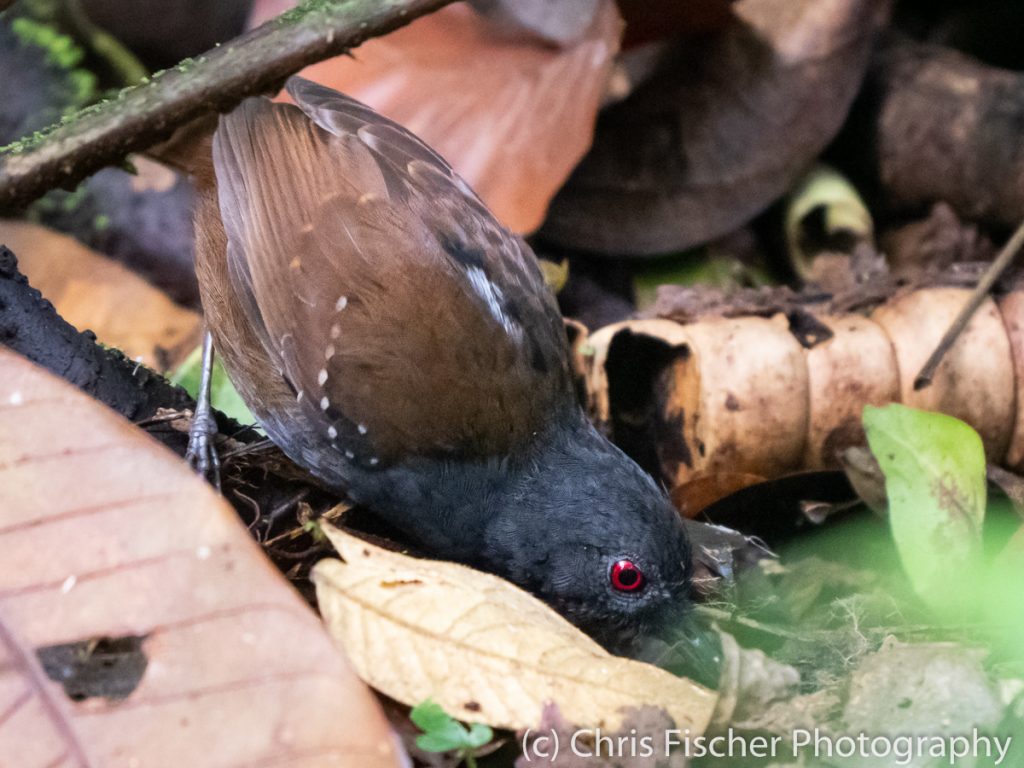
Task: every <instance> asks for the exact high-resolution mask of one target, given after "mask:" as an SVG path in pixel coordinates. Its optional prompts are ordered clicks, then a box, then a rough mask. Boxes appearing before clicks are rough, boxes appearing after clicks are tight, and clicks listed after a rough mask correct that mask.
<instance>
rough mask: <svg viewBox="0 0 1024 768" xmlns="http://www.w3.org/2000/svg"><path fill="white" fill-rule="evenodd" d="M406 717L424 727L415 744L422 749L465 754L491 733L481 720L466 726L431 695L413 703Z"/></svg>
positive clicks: (468, 753) (490, 735) (489, 737)
mask: <svg viewBox="0 0 1024 768" xmlns="http://www.w3.org/2000/svg"><path fill="white" fill-rule="evenodd" d="M409 717H410V719H411V720H412V721H413V723H415V724H416V726H417V727H418V728H419V729H420V730H421V731H423V733H422V734H421V735H419V736H417V737H416V746H418V747H419V748H420V749H422V750H424V751H425V752H451V751H454V750H458V751H459V752H460V754H461V755H462V756H463V757H467V758H468V757H469V756H470V753H471V752H472V750H474V749H477V748H479V747H482V746H483V745H484V744H486V743H487V742H489V741H490V740H491V739H492V738H493V737H494V733H493V732H492V731H491V729H490V728H489V727H487V726H486V725H483V724H481V723H474V724H473V725H472V726H471V727H470V729H469V730H466V727H465V726H464V725H463V724H462V723H460V722H459V721H457V720H456V719H455V718H453V717H452V716H451V715H449V714H448V713H447V712H445V711H444V710H443V709H441V705H440V704H438V703H437V702H435V701H433V700H431V699H427V700H426V701H424V702H422V703H420V704H418V705H416V706H415V707H413V709H412V712H410V713H409Z"/></svg>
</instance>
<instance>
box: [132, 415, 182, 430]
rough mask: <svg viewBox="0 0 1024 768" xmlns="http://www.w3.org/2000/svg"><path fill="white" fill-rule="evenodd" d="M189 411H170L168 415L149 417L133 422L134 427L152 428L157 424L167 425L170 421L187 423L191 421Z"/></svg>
mask: <svg viewBox="0 0 1024 768" xmlns="http://www.w3.org/2000/svg"><path fill="white" fill-rule="evenodd" d="M191 418H192V416H191V412H190V411H171V412H169V413H161V414H160V415H158V416H150V417H149V418H148V419H140V420H139V421H136V422H135V426H136V427H141V428H145V427H154V426H156V425H157V424H167V423H168V422H172V421H188V420H189V419H191Z"/></svg>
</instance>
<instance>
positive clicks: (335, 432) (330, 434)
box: [327, 426, 338, 440]
mask: <svg viewBox="0 0 1024 768" xmlns="http://www.w3.org/2000/svg"><path fill="white" fill-rule="evenodd" d="M327 436H328V437H329V438H331V440H333V439H334V438H336V437H337V436H338V430H337V429H335V428H334V427H333V426H330V427H328V428H327Z"/></svg>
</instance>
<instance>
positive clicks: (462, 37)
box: [257, 0, 622, 233]
mask: <svg viewBox="0 0 1024 768" xmlns="http://www.w3.org/2000/svg"><path fill="white" fill-rule="evenodd" d="M283 4H284V3H281V2H280V0H277V1H276V2H271V3H265V5H266V6H268V7H267V8H262V9H258V12H259V13H261V14H262V13H267V12H270V11H273V10H276V9H278V8H280V7H281V6H282V5H283ZM549 5H555V4H553V3H549ZM597 5H598V7H597V9H596V10H595V11H594V13H593V21H592V23H590V24H589V25H588V28H587V29H586V30H585V34H584V35H583V36H582V38H581V39H580V40H579V41H578V42H574V43H573V44H571V45H567V46H565V47H558V46H554V45H551V44H550V43H548V42H545V41H543V40H540V39H537V38H536V36H534V35H531V34H519V35H516V36H510V35H509V34H508V33H507V30H506V29H504V28H503V27H504V25H503V24H502V23H501V22H500V21H495V20H492V19H488V18H486V17H484V16H483V15H481V14H479V13H477V12H476V11H475V10H474V9H473V8H471V7H469V6H468V5H467V4H465V3H457V4H455V5H452V6H449V7H447V8H443V9H441V10H440V11H438V12H436V13H433V14H431V15H430V16H427V17H425V18H422V19H417V20H416V21H415V22H413V23H412V24H410V25H409V26H408V27H406V28H404V29H400V30H398V31H397V32H393V33H392V34H390V35H388V36H386V37H383V38H379V39H376V40H370V41H368V42H366V43H364V44H363V45H361V46H359V50H358V52H357V53H356V55H355V57H354V58H352V57H348V56H340V57H337V58H334V59H330V60H328V61H323V62H320V63H319V64H314V65H313V66H311V67H308V68H306V69H305V70H303V71H302V72H301V73H300V74H301V75H302V76H303V77H307V78H309V79H311V80H315V81H316V82H319V83H322V84H324V85H327V86H330V87H332V88H335V89H337V90H340V91H343V92H344V93H347V94H349V95H350V96H352V97H353V98H356V99H359V100H360V101H363V102H365V103H367V104H369V105H370V106H371V107H373V108H374V109H376V110H377V111H378V112H380V113H381V114H384V115H387V116H388V117H390V118H391V119H392V120H395V121H396V122H398V123H400V124H401V125H404V126H405V127H406V128H408V129H409V130H410V131H412V132H413V133H415V134H416V135H417V136H419V137H420V138H422V139H423V140H424V141H425V142H427V144H429V145H430V146H431V147H433V148H434V149H435V150H436V151H437V152H438V153H439V154H440V155H441V156H442V157H444V158H445V159H446V160H448V162H450V163H451V164H452V166H453V167H454V168H455V170H456V171H458V172H459V173H460V174H461V175H462V177H463V178H464V179H465V180H466V181H467V182H468V183H469V185H470V186H471V187H472V188H473V189H474V190H475V191H476V192H477V193H478V194H479V195H480V197H481V198H482V199H483V200H484V202H485V203H487V205H488V206H489V207H490V208H491V210H492V211H494V213H495V215H496V216H497V217H498V219H499V220H500V221H501V222H502V223H503V224H505V225H506V226H508V227H509V228H511V229H512V230H514V231H516V232H524V233H525V232H532V231H533V230H535V229H536V228H537V227H538V226H540V223H541V221H542V220H543V219H544V215H545V212H546V211H547V207H548V203H549V202H550V201H551V198H552V197H553V196H554V194H555V193H556V192H557V191H558V188H559V187H560V186H561V185H562V183H563V182H564V181H565V180H566V178H567V177H568V176H569V173H570V172H571V171H572V169H573V167H574V166H575V165H576V163H577V162H579V160H580V158H581V157H583V155H584V153H585V152H586V151H587V149H588V148H589V147H590V142H591V140H592V138H593V135H594V121H595V118H596V115H597V111H598V108H599V107H600V104H601V98H602V96H603V95H604V90H605V84H606V81H607V79H608V75H609V72H610V71H611V68H612V62H613V59H614V57H615V54H616V52H617V51H618V47H619V39H620V37H621V35H622V19H621V17H620V16H619V13H618V11H617V10H616V7H615V3H614V2H613V0H601V2H600V3H598V4H597ZM257 18H259V17H257ZM438 94H443V98H438Z"/></svg>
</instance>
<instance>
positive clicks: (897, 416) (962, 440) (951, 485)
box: [864, 404, 986, 618]
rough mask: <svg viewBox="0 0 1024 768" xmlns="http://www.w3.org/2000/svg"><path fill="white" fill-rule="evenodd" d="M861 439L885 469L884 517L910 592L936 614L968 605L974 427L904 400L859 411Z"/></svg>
mask: <svg viewBox="0 0 1024 768" xmlns="http://www.w3.org/2000/svg"><path fill="white" fill-rule="evenodd" d="M864 428H865V430H866V432H867V436H868V445H869V446H870V448H871V452H872V453H873V454H874V455H875V459H876V460H877V461H878V464H879V466H880V467H881V468H882V472H883V473H884V475H885V490H886V494H887V495H888V497H889V522H890V527H891V529H892V534H893V538H894V540H895V542H896V548H897V551H898V552H899V555H900V560H901V562H902V564H903V569H904V571H905V572H906V574H907V576H908V577H909V578H910V582H911V584H912V585H913V587H914V589H915V591H916V592H917V594H918V595H919V596H920V597H921V598H922V599H924V600H925V601H926V602H927V603H928V604H929V605H930V606H931V607H932V608H933V609H936V610H937V611H939V612H940V613H947V614H952V613H958V614H961V618H962V612H963V611H965V610H966V609H967V608H968V607H969V606H973V605H974V603H975V601H972V597H974V598H975V599H976V595H973V594H972V592H973V589H972V588H971V581H972V580H971V579H970V578H969V577H970V576H971V575H973V574H974V573H975V572H976V570H977V569H978V568H979V567H980V562H981V555H982V542H981V528H982V523H983V522H984V519H985V503H986V485H985V451H984V448H983V447H982V443H981V438H980V437H979V436H978V433H977V432H975V431H974V430H973V429H971V428H970V427H969V426H968V425H967V424H965V423H964V422H962V421H960V420H959V419H955V418H953V417H952V416H946V415H944V414H940V413H928V412H926V411H919V410H916V409H914V408H908V407H906V406H903V405H898V404H893V405H887V406H885V407H884V408H874V407H871V406H867V407H866V408H865V409H864Z"/></svg>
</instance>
